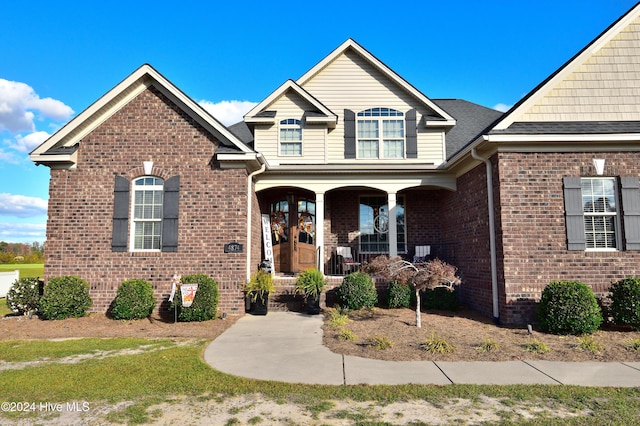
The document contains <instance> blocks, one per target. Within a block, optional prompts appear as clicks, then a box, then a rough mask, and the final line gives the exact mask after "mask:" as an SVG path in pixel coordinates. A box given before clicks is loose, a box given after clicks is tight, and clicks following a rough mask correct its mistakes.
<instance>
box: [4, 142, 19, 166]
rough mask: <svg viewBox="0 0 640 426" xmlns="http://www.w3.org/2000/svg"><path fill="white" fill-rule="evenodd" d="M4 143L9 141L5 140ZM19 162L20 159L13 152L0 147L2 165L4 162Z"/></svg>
mask: <svg viewBox="0 0 640 426" xmlns="http://www.w3.org/2000/svg"><path fill="white" fill-rule="evenodd" d="M5 143H9V142H8V141H5ZM19 162H20V159H19V158H18V157H17V156H16V155H15V154H14V153H13V152H7V151H5V150H3V149H2V148H0V163H2V164H3V165H6V164H18V163H19Z"/></svg>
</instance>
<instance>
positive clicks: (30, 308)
mask: <svg viewBox="0 0 640 426" xmlns="http://www.w3.org/2000/svg"><path fill="white" fill-rule="evenodd" d="M40 295H41V294H40V280H38V278H20V279H19V280H16V281H14V282H13V284H12V285H11V288H10V289H9V291H8V292H7V307H8V308H9V309H11V310H12V311H13V312H16V313H18V314H20V315H30V314H33V313H35V312H37V311H38V306H39V304H40Z"/></svg>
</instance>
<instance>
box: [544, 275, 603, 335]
mask: <svg viewBox="0 0 640 426" xmlns="http://www.w3.org/2000/svg"><path fill="white" fill-rule="evenodd" d="M538 321H539V322H540V327H541V328H542V330H543V331H548V332H551V333H554V334H591V333H593V332H594V331H596V330H597V329H598V327H599V326H600V324H602V312H601V310H600V307H599V306H598V302H597V301H596V297H595V295H594V294H593V291H591V289H590V288H589V286H587V285H586V284H583V283H580V282H575V281H553V282H551V283H549V285H547V286H546V287H545V289H544V290H543V291H542V297H541V299H540V304H539V305H538Z"/></svg>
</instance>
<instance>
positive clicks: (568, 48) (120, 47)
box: [0, 0, 635, 242]
mask: <svg viewBox="0 0 640 426" xmlns="http://www.w3.org/2000/svg"><path fill="white" fill-rule="evenodd" d="M404 3H406V6H403V2H400V3H388V4H395V6H392V7H382V5H383V4H384V3H383V2H358V1H352V2H345V1H334V0H324V1H322V2H291V3H289V2H278V1H274V2H265V1H252V0H248V1H244V2H222V3H219V2H212V1H207V2H204V1H203V2H194V1H188V0H185V1H182V2H166V3H165V2H159V1H127V2H122V1H118V0H116V1H109V2H70V1H65V0H60V1H56V2H51V1H39V0H32V1H24V2H18V1H10V2H6V4H3V7H2V11H3V13H2V15H1V16H0V52H1V54H0V241H9V242H33V241H44V239H45V223H46V206H47V199H48V184H49V182H48V179H49V170H48V169H47V168H46V167H44V166H35V165H34V164H33V163H31V162H30V161H29V158H28V153H29V152H30V151H31V150H32V149H33V148H35V147H36V146H37V145H38V144H39V143H41V142H42V141H44V140H45V139H46V138H47V137H48V136H49V135H51V134H53V133H54V132H55V131H56V130H57V129H59V128H60V127H62V126H63V125H64V124H65V123H66V122H67V121H69V120H70V119H71V118H73V117H74V116H75V115H77V114H79V113H80V112H82V111H83V110H84V109H85V108H87V107H88V106H89V105H90V104H91V103H93V102H94V101H96V100H97V99H98V98H99V97H100V96H102V95H103V94H105V93H106V92H107V91H108V90H110V89H111V88H113V87H114V86H115V85H116V84H117V83H119V82H120V81H121V80H123V79H124V78H125V77H126V76H128V75H129V74H130V73H131V72H133V71H134V70H135V69H136V68H138V67H139V66H140V65H142V64H144V63H149V64H151V65H152V66H154V67H155V68H156V69H157V70H158V71H160V73H162V74H163V75H164V76H165V77H167V78H168V79H169V80H170V81H171V82H173V83H174V84H175V85H176V86H178V87H179V88H180V89H181V90H183V91H184V92H185V93H186V94H187V95H189V96H190V97H191V98H193V99H194V100H196V101H198V102H201V103H202V104H203V105H204V106H205V107H206V108H208V109H209V110H210V111H211V112H212V113H213V114H214V116H216V117H218V118H219V119H220V120H221V121H222V122H224V123H226V124H231V123H233V122H237V121H239V120H240V119H241V116H242V114H243V113H244V112H246V110H247V109H248V106H250V105H252V104H251V102H259V101H261V100H262V99H264V98H265V97H266V96H267V95H268V94H269V93H271V92H272V91H273V90H275V89H276V88H277V87H278V86H280V85H281V84H282V83H283V82H284V81H285V80H287V79H289V78H292V79H297V78H298V77H300V76H301V75H302V74H304V72H305V71H307V70H308V69H309V68H311V67H312V66H313V65H315V64H316V63H317V62H318V61H320V60H321V59H322V58H323V57H324V56H326V55H327V54H328V53H330V52H331V51H332V50H333V49H334V48H336V47H337V46H338V45H340V44H341V43H342V42H343V41H345V40H346V39H347V38H353V39H354V40H356V41H357V42H358V43H360V44H361V45H362V46H363V47H365V48H366V49H367V50H369V51H370V52H371V53H372V54H373V55H375V56H376V57H378V58H379V59H380V60H382V61H383V62H384V63H385V64H387V65H388V66H389V67H391V68H392V69H393V70H394V71H396V72H397V73H398V74H400V75H401V76H402V77H404V78H405V79H406V80H407V81H409V83H411V84H413V85H414V86H415V87H416V88H418V89H419V90H420V91H422V92H423V93H424V94H425V95H427V96H428V97H430V98H459V99H466V100H468V101H471V102H475V103H478V104H481V105H484V106H487V107H491V108H504V107H508V106H510V105H513V104H514V103H515V102H517V101H518V100H519V99H520V98H521V97H522V96H524V95H525V94H527V93H528V92H529V91H530V90H531V89H533V88H534V87H535V86H536V85H537V84H538V83H540V82H541V81H542V80H544V79H545V78H546V77H547V76H548V75H549V74H551V73H552V72H553V71H555V70H556V69H557V68H558V67H560V66H561V65H562V64H564V63H565V62H566V61H567V60H569V59H570V58H571V57H572V56H573V55H574V54H575V53H577V52H578V51H579V50H580V49H582V48H583V47H584V46H585V45H586V44H587V43H589V42H590V41H591V40H592V39H594V38H595V37H596V36H598V35H599V34H600V33H601V32H602V31H604V30H605V29H606V28H607V27H608V26H609V25H610V24H611V23H613V22H614V21H615V20H616V19H618V18H619V17H620V16H621V15H623V14H624V13H625V12H627V11H628V10H629V9H630V8H631V7H633V5H634V4H635V0H582V1H574V0H559V1H558V0H555V1H547V0H538V1H535V2H533V1H512V0H509V1H506V0H505V1H489V2H480V1H454V0H452V1H449V2H442V1H440V2H436V1H429V0H426V1H418V2H409V3H407V2H404Z"/></svg>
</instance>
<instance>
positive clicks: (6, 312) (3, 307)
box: [0, 297, 13, 318]
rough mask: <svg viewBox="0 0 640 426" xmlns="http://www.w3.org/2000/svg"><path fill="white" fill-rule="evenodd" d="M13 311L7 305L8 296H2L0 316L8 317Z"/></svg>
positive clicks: (0, 299) (0, 298)
mask: <svg viewBox="0 0 640 426" xmlns="http://www.w3.org/2000/svg"><path fill="white" fill-rule="evenodd" d="M12 314H13V312H12V311H11V309H9V307H8V306H7V299H6V297H0V318H3V317H6V316H7V315H12Z"/></svg>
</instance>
